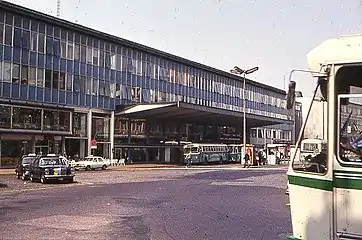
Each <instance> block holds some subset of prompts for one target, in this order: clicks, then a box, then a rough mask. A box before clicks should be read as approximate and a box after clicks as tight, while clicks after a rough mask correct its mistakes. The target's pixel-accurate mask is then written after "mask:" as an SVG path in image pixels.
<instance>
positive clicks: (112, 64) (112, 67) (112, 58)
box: [111, 53, 116, 70]
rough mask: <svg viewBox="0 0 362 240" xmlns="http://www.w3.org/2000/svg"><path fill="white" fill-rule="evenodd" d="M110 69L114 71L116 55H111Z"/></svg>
mask: <svg viewBox="0 0 362 240" xmlns="http://www.w3.org/2000/svg"><path fill="white" fill-rule="evenodd" d="M111 69H114V70H115V69H116V54H114V53H111Z"/></svg>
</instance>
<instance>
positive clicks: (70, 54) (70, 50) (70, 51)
mask: <svg viewBox="0 0 362 240" xmlns="http://www.w3.org/2000/svg"><path fill="white" fill-rule="evenodd" d="M67 59H69V60H73V43H67Z"/></svg>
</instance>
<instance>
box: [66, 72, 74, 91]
mask: <svg viewBox="0 0 362 240" xmlns="http://www.w3.org/2000/svg"><path fill="white" fill-rule="evenodd" d="M66 77H67V79H66V81H67V91H69V92H71V91H73V85H72V84H73V75H72V74H70V73H67V74H66Z"/></svg>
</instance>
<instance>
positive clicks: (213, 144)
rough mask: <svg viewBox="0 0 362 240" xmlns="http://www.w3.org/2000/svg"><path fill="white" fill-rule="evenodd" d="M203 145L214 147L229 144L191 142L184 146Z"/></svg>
mask: <svg viewBox="0 0 362 240" xmlns="http://www.w3.org/2000/svg"><path fill="white" fill-rule="evenodd" d="M195 146H198V147H203V146H212V147H218V146H227V145H226V144H215V143H210V144H209V143H191V144H186V145H185V146H184V147H195Z"/></svg>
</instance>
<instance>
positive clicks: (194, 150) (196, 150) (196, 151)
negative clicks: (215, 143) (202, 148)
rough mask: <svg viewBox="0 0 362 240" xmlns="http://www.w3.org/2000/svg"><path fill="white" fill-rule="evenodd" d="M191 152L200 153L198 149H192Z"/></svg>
mask: <svg viewBox="0 0 362 240" xmlns="http://www.w3.org/2000/svg"><path fill="white" fill-rule="evenodd" d="M191 152H192V153H198V152H199V148H198V147H192V148H191Z"/></svg>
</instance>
